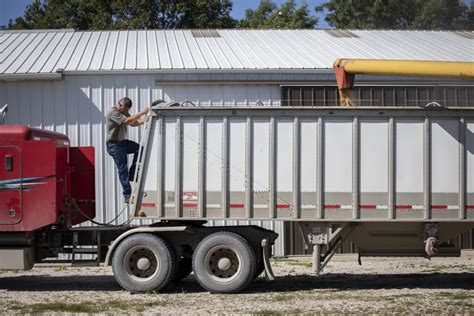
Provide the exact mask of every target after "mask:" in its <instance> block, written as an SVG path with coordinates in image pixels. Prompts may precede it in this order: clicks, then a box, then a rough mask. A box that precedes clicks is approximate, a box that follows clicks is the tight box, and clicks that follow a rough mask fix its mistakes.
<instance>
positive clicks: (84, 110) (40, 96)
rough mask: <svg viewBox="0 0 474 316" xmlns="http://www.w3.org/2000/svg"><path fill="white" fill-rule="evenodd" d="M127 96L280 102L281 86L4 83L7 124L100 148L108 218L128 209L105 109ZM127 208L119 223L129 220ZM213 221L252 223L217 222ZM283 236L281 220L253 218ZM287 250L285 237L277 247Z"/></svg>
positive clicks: (82, 78) (102, 209)
mask: <svg viewBox="0 0 474 316" xmlns="http://www.w3.org/2000/svg"><path fill="white" fill-rule="evenodd" d="M123 96H128V97H130V98H131V99H132V100H133V102H134V107H133V109H132V112H135V111H137V110H139V109H141V108H143V107H144V106H148V105H150V104H151V102H152V101H154V100H157V99H164V100H175V101H183V100H190V101H192V102H194V103H195V104H196V105H198V106H247V105H256V104H257V102H258V101H260V102H262V104H263V105H280V89H279V86H278V85H255V84H252V85H242V84H227V85H224V84H203V85H189V84H186V85H178V84H173V85H170V84H163V85H157V83H156V76H154V75H74V76H65V78H64V80H58V81H23V82H0V103H1V105H3V104H5V103H8V104H9V110H8V116H7V121H6V123H7V124H24V125H29V126H31V127H38V128H44V129H48V130H52V131H56V132H59V133H63V134H66V135H67V136H68V137H69V138H70V140H71V145H72V146H94V147H95V149H96V152H95V158H96V203H97V220H98V221H99V222H106V221H107V222H108V221H110V220H112V219H114V218H115V217H116V216H117V215H118V214H119V213H120V212H121V211H122V207H123V204H122V200H123V198H122V195H121V187H120V183H119V181H118V179H117V172H116V170H115V166H114V163H113V161H112V159H111V158H110V156H109V155H108V154H107V153H106V151H105V126H104V124H105V113H106V112H107V110H108V109H109V108H110V107H111V106H113V105H114V104H115V102H117V101H118V100H119V99H120V98H122V97H123ZM140 137H141V128H130V129H129V138H130V139H132V140H135V141H137V142H138V141H139V139H140ZM127 217H128V212H127V211H124V212H122V214H121V215H120V216H118V218H117V219H116V220H115V223H116V224H118V223H122V222H124V221H126V219H127ZM210 224H211V225H226V224H227V225H235V224H241V225H244V224H248V223H247V222H242V221H239V222H237V221H231V222H228V223H224V222H223V221H215V222H213V223H210ZM252 224H257V225H261V226H264V227H266V228H269V229H272V230H275V231H276V232H277V233H278V234H280V236H282V235H283V223H281V222H252ZM274 253H275V254H276V255H284V254H285V249H284V242H283V238H279V240H278V241H277V244H276V246H275V249H274Z"/></svg>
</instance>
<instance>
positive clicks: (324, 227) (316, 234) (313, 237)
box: [298, 222, 357, 275]
mask: <svg viewBox="0 0 474 316" xmlns="http://www.w3.org/2000/svg"><path fill="white" fill-rule="evenodd" d="M298 224H299V227H300V229H301V233H302V234H303V238H304V240H305V243H306V245H307V246H308V247H312V249H313V265H312V270H313V273H314V274H316V275H319V274H320V273H321V271H323V269H324V267H325V266H326V265H327V264H328V262H329V261H330V260H331V258H332V256H333V255H334V254H335V253H336V251H338V250H339V249H340V248H341V246H342V244H343V243H344V242H345V241H346V240H347V238H348V237H349V235H350V234H351V233H352V231H353V230H354V228H355V227H356V226H357V223H344V224H341V225H335V226H333V225H330V224H328V223H314V222H302V223H298ZM324 245H327V247H326V251H325V253H324V254H323V255H322V247H323V246H324Z"/></svg>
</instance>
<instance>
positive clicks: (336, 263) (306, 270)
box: [0, 256, 474, 315]
mask: <svg viewBox="0 0 474 316" xmlns="http://www.w3.org/2000/svg"><path fill="white" fill-rule="evenodd" d="M272 262H273V268H274V271H275V274H276V276H277V278H276V280H275V281H273V282H266V281H265V280H264V278H263V277H260V278H258V279H257V280H256V281H254V282H253V283H252V284H251V285H250V286H249V288H248V289H247V290H246V291H245V292H244V293H241V294H233V295H222V294H210V293H209V292H206V291H204V290H203V289H202V288H200V286H199V285H198V283H197V282H196V280H195V279H194V277H193V276H192V275H191V276H189V277H188V278H186V279H185V280H184V281H182V282H180V283H177V284H173V285H171V286H169V287H168V288H166V289H165V290H164V291H162V292H161V293H149V294H135V295H132V294H130V293H128V292H125V291H123V290H122V289H121V288H120V287H119V286H118V284H117V283H116V282H115V280H114V278H113V276H112V271H111V269H110V268H103V267H100V268H99V267H97V268H71V267H66V266H61V265H58V266H51V265H49V266H37V267H35V268H34V269H33V270H31V271H26V272H23V271H21V272H12V271H0V313H2V314H12V313H21V314H23V313H47V314H52V313H103V314H112V313H113V314H129V313H145V314H151V313H166V314H169V313H173V314H209V313H212V314H224V313H229V314H230V313H241V314H260V315H271V314H278V313H300V314H305V313H360V314H362V313H363V314H366V313H398V314H404V313H436V314H441V313H442V314H448V313H449V314H474V264H473V263H474V257H462V258H434V259H433V260H431V261H429V260H427V259H422V258H371V259H369V258H363V262H362V266H359V265H357V262H356V257H354V256H349V257H347V256H344V257H335V258H334V259H333V261H331V263H330V264H329V265H328V266H327V267H326V270H325V271H324V273H323V274H322V275H321V276H318V277H316V276H312V275H311V268H310V267H311V263H310V259H309V258H285V259H273V260H272Z"/></svg>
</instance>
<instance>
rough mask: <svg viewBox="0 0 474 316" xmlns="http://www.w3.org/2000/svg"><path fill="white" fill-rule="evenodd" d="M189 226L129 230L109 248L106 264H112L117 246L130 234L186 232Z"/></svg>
mask: <svg viewBox="0 0 474 316" xmlns="http://www.w3.org/2000/svg"><path fill="white" fill-rule="evenodd" d="M189 228H190V227H189V226H170V227H138V228H133V229H130V230H127V231H126V232H125V233H123V234H122V235H120V236H118V237H117V238H116V239H115V240H114V242H113V243H112V245H110V247H109V250H108V251H107V256H106V257H105V261H104V266H106V267H108V266H110V264H111V261H112V256H113V254H114V252H115V248H117V246H118V245H119V244H120V243H121V242H122V241H123V240H124V239H125V238H127V237H128V236H131V235H134V234H138V233H158V232H184V231H186V230H187V229H189Z"/></svg>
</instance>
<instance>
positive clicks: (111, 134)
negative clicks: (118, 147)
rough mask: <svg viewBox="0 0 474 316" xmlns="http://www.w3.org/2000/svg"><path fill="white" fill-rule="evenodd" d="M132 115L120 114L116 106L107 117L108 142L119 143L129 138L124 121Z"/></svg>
mask: <svg viewBox="0 0 474 316" xmlns="http://www.w3.org/2000/svg"><path fill="white" fill-rule="evenodd" d="M129 116H130V114H129V113H128V112H123V113H120V111H119V110H117V108H116V107H115V106H114V107H112V108H111V109H110V110H109V112H108V113H107V116H106V119H107V121H106V123H105V126H106V130H107V142H119V141H122V140H124V139H126V138H127V125H126V124H124V121H125V119H126V118H127V117H129Z"/></svg>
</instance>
